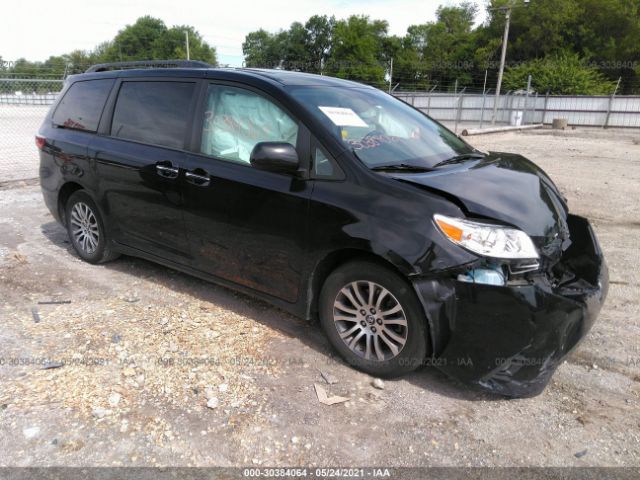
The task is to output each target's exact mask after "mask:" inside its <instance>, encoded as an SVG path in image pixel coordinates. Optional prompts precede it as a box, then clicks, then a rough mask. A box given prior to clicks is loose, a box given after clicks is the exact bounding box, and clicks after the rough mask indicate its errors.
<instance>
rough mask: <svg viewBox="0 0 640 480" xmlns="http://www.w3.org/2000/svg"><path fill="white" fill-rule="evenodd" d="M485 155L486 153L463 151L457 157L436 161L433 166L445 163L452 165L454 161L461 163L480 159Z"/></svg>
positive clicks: (440, 165)
mask: <svg viewBox="0 0 640 480" xmlns="http://www.w3.org/2000/svg"><path fill="white" fill-rule="evenodd" d="M484 157H486V155H485V154H484V153H463V154H462V155H456V156H455V157H451V158H448V159H446V160H443V161H441V162H439V163H436V164H435V165H434V166H433V168H437V167H442V166H443V165H451V164H453V163H460V162H464V161H465V160H479V159H481V158H484Z"/></svg>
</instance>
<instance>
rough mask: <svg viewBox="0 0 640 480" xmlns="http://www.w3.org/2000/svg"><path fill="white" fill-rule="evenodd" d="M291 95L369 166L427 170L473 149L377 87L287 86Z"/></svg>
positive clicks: (471, 151)
mask: <svg viewBox="0 0 640 480" xmlns="http://www.w3.org/2000/svg"><path fill="white" fill-rule="evenodd" d="M290 93H291V95H293V97H294V98H295V99H296V100H298V101H299V102H300V103H302V104H303V105H304V106H305V107H306V108H307V109H308V110H309V111H310V112H311V113H312V114H313V115H315V116H316V117H317V118H318V119H319V120H320V121H321V122H322V123H323V124H324V125H325V126H326V127H327V129H328V130H329V131H330V132H332V133H333V135H334V136H336V137H337V138H338V139H339V140H340V141H342V142H343V143H344V144H345V146H347V148H349V149H350V150H352V151H353V152H354V153H355V154H356V156H357V157H358V158H359V159H360V160H361V161H362V162H364V163H365V164H366V165H367V166H368V167H369V168H376V167H378V168H380V167H387V166H393V165H401V166H403V167H405V168H406V167H407V166H409V167H412V166H415V167H419V168H426V169H428V168H433V167H434V166H436V165H437V164H438V163H440V162H442V161H444V160H448V159H451V158H453V157H458V156H460V155H466V154H470V153H473V152H474V149H473V148H472V147H470V146H469V145H468V144H466V143H465V142H463V141H462V140H461V139H460V138H458V137H457V136H456V135H455V134H454V133H452V132H450V131H449V130H447V129H446V128H444V127H443V126H441V125H439V124H438V123H436V122H434V121H433V120H430V119H429V118H428V117H427V116H425V115H423V114H422V113H420V112H418V111H417V110H414V109H413V108H411V107H410V106H408V105H407V104H405V103H403V102H401V101H400V100H397V99H395V98H394V97H392V96H390V95H387V94H385V93H383V92H381V91H379V90H374V89H368V88H344V87H292V88H291V89H290Z"/></svg>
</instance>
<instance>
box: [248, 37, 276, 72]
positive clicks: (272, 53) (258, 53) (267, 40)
mask: <svg viewBox="0 0 640 480" xmlns="http://www.w3.org/2000/svg"><path fill="white" fill-rule="evenodd" d="M281 37H282V35H280V38H279V37H278V35H274V34H271V33H269V32H267V31H266V30H263V29H260V30H257V31H255V32H251V33H249V34H247V36H246V37H245V39H244V43H243V44H242V53H243V54H244V64H245V66H247V67H262V68H265V67H267V68H275V67H279V66H280V63H281V61H282V38H281Z"/></svg>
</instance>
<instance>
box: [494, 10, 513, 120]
mask: <svg viewBox="0 0 640 480" xmlns="http://www.w3.org/2000/svg"><path fill="white" fill-rule="evenodd" d="M504 8H506V13H505V19H506V21H505V24H504V37H503V38H502V56H501V57H500V71H499V72H498V85H496V98H495V100H494V102H493V116H492V117H491V125H495V124H496V116H497V114H498V100H500V89H501V88H502V75H504V63H505V61H506V59H507V42H508V41H509V26H510V24H511V9H512V8H513V3H512V2H510V3H509V5H508V6H507V7H504Z"/></svg>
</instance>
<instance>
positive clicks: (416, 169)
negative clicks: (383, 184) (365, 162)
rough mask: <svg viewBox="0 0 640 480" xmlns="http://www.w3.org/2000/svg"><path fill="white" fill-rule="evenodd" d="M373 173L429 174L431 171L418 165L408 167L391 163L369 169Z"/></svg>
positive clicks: (405, 164) (404, 164)
mask: <svg viewBox="0 0 640 480" xmlns="http://www.w3.org/2000/svg"><path fill="white" fill-rule="evenodd" d="M371 170H373V171H374V172H395V171H401V172H430V171H431V169H430V168H427V167H421V166H419V165H409V164H408V163H392V164H389V165H378V166H377V167H371Z"/></svg>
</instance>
